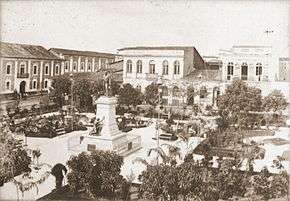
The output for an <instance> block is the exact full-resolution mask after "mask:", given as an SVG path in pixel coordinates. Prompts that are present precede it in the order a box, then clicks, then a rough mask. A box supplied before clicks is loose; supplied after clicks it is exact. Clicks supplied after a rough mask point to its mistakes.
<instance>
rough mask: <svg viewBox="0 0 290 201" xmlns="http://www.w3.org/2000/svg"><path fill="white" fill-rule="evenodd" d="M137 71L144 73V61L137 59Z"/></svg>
mask: <svg viewBox="0 0 290 201" xmlns="http://www.w3.org/2000/svg"><path fill="white" fill-rule="evenodd" d="M137 73H142V61H141V60H138V61H137Z"/></svg>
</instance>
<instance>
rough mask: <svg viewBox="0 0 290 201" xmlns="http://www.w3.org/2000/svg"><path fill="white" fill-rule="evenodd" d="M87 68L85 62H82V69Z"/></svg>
mask: <svg viewBox="0 0 290 201" xmlns="http://www.w3.org/2000/svg"><path fill="white" fill-rule="evenodd" d="M84 68H85V62H81V70H84Z"/></svg>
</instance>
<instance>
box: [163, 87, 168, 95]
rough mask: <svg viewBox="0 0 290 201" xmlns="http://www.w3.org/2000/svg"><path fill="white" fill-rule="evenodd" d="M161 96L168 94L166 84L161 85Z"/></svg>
mask: <svg viewBox="0 0 290 201" xmlns="http://www.w3.org/2000/svg"><path fill="white" fill-rule="evenodd" d="M162 96H168V87H166V86H163V87H162Z"/></svg>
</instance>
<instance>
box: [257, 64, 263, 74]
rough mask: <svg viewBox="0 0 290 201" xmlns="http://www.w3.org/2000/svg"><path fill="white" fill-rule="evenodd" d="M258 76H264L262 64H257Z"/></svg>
mask: <svg viewBox="0 0 290 201" xmlns="http://www.w3.org/2000/svg"><path fill="white" fill-rule="evenodd" d="M256 75H262V64H261V63H257V64H256Z"/></svg>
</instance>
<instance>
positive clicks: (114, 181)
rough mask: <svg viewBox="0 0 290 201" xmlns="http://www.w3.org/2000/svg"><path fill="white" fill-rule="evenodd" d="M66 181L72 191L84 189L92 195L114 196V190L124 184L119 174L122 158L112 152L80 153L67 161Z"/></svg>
mask: <svg viewBox="0 0 290 201" xmlns="http://www.w3.org/2000/svg"><path fill="white" fill-rule="evenodd" d="M67 164H68V166H69V168H70V170H71V171H70V173H68V176H67V177H68V183H69V186H70V188H71V190H72V191H73V192H77V191H78V190H81V189H84V190H85V191H86V192H87V193H88V194H90V195H91V196H92V197H96V196H103V197H114V196H115V191H116V190H117V189H120V188H122V185H126V182H125V180H124V178H123V177H122V176H121V175H120V171H121V166H122V164H123V158H122V157H121V156H118V155H117V154H115V153H113V152H108V151H94V152H92V153H91V154H90V155H89V154H86V153H84V152H83V153H80V154H79V155H78V156H73V157H72V158H71V159H70V160H69V161H68V162H67Z"/></svg>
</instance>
